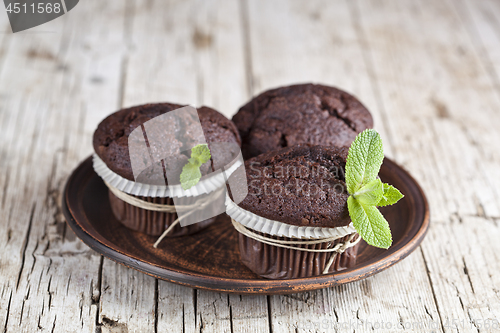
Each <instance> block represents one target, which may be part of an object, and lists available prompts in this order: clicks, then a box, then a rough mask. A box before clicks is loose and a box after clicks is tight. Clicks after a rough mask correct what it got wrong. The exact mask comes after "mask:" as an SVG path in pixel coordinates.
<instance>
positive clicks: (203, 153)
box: [189, 143, 212, 165]
mask: <svg viewBox="0 0 500 333" xmlns="http://www.w3.org/2000/svg"><path fill="white" fill-rule="evenodd" d="M211 157H212V155H211V154H210V149H208V145H207V144H206V143H205V144H201V145H196V146H194V147H193V148H191V158H190V159H189V162H191V163H193V164H195V165H198V163H199V165H202V164H203V163H205V162H207V161H208V160H210V158H211ZM195 161H196V162H195Z"/></svg>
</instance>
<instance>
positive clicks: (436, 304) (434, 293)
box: [420, 247, 446, 332]
mask: <svg viewBox="0 0 500 333" xmlns="http://www.w3.org/2000/svg"><path fill="white" fill-rule="evenodd" d="M420 253H421V254H422V259H423V261H424V265H425V270H426V272H427V279H428V281H429V285H430V286H431V291H432V296H433V298H434V305H435V306H436V309H437V310H438V311H437V312H438V316H439V323H440V325H441V330H442V331H443V332H446V331H445V329H444V324H443V318H442V317H441V311H440V305H439V302H438V300H437V295H436V290H434V285H433V283H432V278H431V272H430V270H429V264H428V263H427V259H426V257H425V254H424V250H423V249H422V247H420Z"/></svg>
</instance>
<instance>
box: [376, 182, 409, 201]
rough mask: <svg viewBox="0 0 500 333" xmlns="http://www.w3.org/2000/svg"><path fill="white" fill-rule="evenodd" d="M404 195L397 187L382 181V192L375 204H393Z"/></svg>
mask: <svg viewBox="0 0 500 333" xmlns="http://www.w3.org/2000/svg"><path fill="white" fill-rule="evenodd" d="M403 197H404V195H403V194H401V192H399V190H398V189H397V188H395V187H394V186H392V185H389V184H386V183H384V194H383V195H382V198H381V199H380V201H379V202H378V203H377V206H389V205H394V204H395V203H396V202H398V201H399V200H400V199H401V198H403Z"/></svg>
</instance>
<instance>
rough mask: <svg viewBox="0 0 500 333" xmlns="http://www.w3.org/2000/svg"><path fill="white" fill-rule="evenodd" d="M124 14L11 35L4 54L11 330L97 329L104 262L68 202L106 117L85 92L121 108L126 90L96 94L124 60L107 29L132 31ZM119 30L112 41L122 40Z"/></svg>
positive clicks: (5, 286) (90, 16) (4, 257)
mask: <svg viewBox="0 0 500 333" xmlns="http://www.w3.org/2000/svg"><path fill="white" fill-rule="evenodd" d="M119 8H120V6H119V5H116V4H115V5H113V4H109V5H108V4H105V3H97V2H94V3H90V4H85V5H82V6H81V7H78V11H75V12H71V14H68V15H66V16H64V17H62V18H60V19H57V20H55V21H53V22H50V23H47V24H46V25H43V26H40V27H38V28H35V29H34V30H33V31H30V32H25V33H20V34H16V35H8V36H9V37H8V39H9V47H8V52H5V53H3V54H2V55H1V56H0V57H2V60H1V62H2V66H3V67H2V71H1V77H0V89H1V91H2V100H1V108H2V117H5V118H4V119H6V121H5V122H2V127H4V126H6V128H5V129H6V130H5V131H2V135H3V138H2V139H4V140H5V141H6V142H7V143H8V144H7V145H6V146H2V157H3V158H2V160H4V161H7V162H2V170H5V169H6V170H8V172H7V176H6V177H5V178H4V179H5V182H4V183H2V184H3V185H4V187H3V189H4V192H5V193H4V194H3V197H2V216H6V217H8V218H7V219H6V221H4V222H5V223H2V224H1V225H0V228H1V229H2V232H1V234H2V237H4V235H5V237H6V241H5V242H2V244H5V245H4V248H3V249H2V253H1V254H0V263H1V264H0V267H1V268H2V269H1V270H0V274H1V279H0V280H1V281H2V282H1V283H2V287H1V290H2V294H3V295H6V296H7V297H8V298H6V299H8V300H9V303H8V304H7V306H5V304H4V301H3V300H4V298H3V297H2V303H1V304H0V308H1V311H0V312H1V313H2V315H1V316H0V321H1V322H0V326H1V327H2V329H3V328H5V330H6V331H25V332H35V331H42V330H43V331H49V330H52V331H54V332H77V331H87V332H93V331H95V328H96V315H97V310H98V307H97V303H96V302H98V299H99V288H98V284H99V263H100V256H98V255H96V254H95V253H94V252H93V251H91V250H90V249H89V248H88V247H86V246H85V245H84V244H83V243H82V242H81V241H80V240H78V239H76V237H75V236H74V234H73V233H72V232H71V231H70V230H67V229H66V224H65V221H64V218H63V216H62V213H61V207H60V200H61V191H62V188H63V186H64V182H65V180H66V178H67V177H68V175H69V172H70V171H71V169H72V168H74V167H75V166H76V164H77V163H78V162H79V161H80V160H81V159H82V158H84V157H86V155H87V154H89V153H90V152H91V145H90V139H89V138H90V134H91V133H89V132H86V131H85V120H86V115H89V116H88V117H87V118H90V119H92V117H94V118H95V114H96V112H97V113H99V112H100V110H99V109H96V108H94V107H93V108H91V109H90V110H89V108H88V107H87V105H88V104H87V103H89V101H90V104H91V103H92V102H91V99H90V98H89V96H88V95H85V94H84V93H82V92H85V91H91V90H93V91H92V97H93V98H94V101H99V105H100V107H104V108H106V107H111V105H113V106H114V107H116V96H113V91H114V92H115V94H116V95H118V88H119V86H117V85H114V86H113V84H112V81H111V84H110V85H108V86H107V88H108V89H107V91H104V90H98V89H95V90H94V88H93V87H92V85H94V84H95V82H94V81H92V80H91V74H92V72H93V71H96V70H97V69H96V68H95V67H94V66H98V64H101V63H102V62H103V61H107V59H109V58H108V57H111V58H112V57H113V55H116V52H114V51H113V50H112V47H114V46H116V44H119V43H120V41H119V40H116V39H113V38H116V37H118V38H120V37H121V35H119V36H116V35H115V36H114V37H113V38H107V36H108V34H103V33H102V32H101V31H100V29H101V28H100V27H102V26H103V25H104V24H105V23H104V21H106V22H107V23H106V24H110V23H111V24H115V25H117V27H122V26H123V24H121V23H120V22H122V20H123V16H122V15H120V14H119ZM95 12H100V13H102V16H99V17H95ZM73 13H75V14H73ZM116 14H118V15H116ZM109 17H112V18H113V19H111V20H110V19H109ZM117 27H115V29H114V30H113V32H112V34H116V33H118V34H119V33H120V30H119V29H117ZM36 31H45V32H46V33H36ZM47 31H48V32H47ZM6 38H7V37H6ZM104 41H106V42H109V44H108V46H106V45H101V44H100V43H102V42H104ZM98 48H100V52H101V53H95V50H96V49H98ZM114 60H116V57H115V59H114ZM108 61H109V60H108ZM115 68H116V67H115ZM112 72H113V66H109V67H108V69H107V72H106V73H105V74H104V75H103V79H102V81H105V80H106V79H107V78H108V76H113V75H114V76H118V74H119V72H117V73H116V74H113V73H112ZM49 82H50V84H48V83H49ZM95 125H96V124H95V123H94V124H92V125H91V126H89V127H92V128H94V127H95ZM4 168H5V169H4ZM8 295H10V296H8ZM5 310H6V311H5ZM4 311H5V312H4ZM4 314H6V316H4Z"/></svg>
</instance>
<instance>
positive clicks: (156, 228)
mask: <svg viewBox="0 0 500 333" xmlns="http://www.w3.org/2000/svg"><path fill="white" fill-rule="evenodd" d="M108 192H109V203H110V205H111V210H112V211H113V214H114V215H115V217H116V218H117V219H118V220H119V221H120V222H121V223H122V224H123V225H125V226H126V227H127V228H129V229H132V230H135V231H139V232H142V233H145V234H147V235H151V236H160V235H161V234H162V233H163V232H164V231H165V230H166V229H167V228H168V227H169V226H170V225H171V224H172V223H173V222H174V221H175V220H176V219H177V213H167V212H158V211H153V210H146V209H143V208H139V207H136V206H134V205H131V204H129V203H126V202H125V201H123V200H121V199H119V198H117V197H116V196H115V195H114V194H113V193H112V192H111V191H109V190H108ZM137 198H139V199H141V200H144V201H147V202H152V203H156V204H162V205H173V204H174V200H173V199H172V198H153V197H140V196H137ZM213 221H215V217H213V218H210V219H207V220H204V221H202V222H198V223H194V224H190V225H187V226H185V227H182V226H181V225H180V224H177V225H176V226H175V227H174V228H173V229H172V230H171V231H170V232H169V233H168V235H167V237H178V236H187V235H192V234H194V233H196V232H198V231H200V230H202V229H205V228H206V227H208V226H209V225H210V224H211V223H212V222H213Z"/></svg>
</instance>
